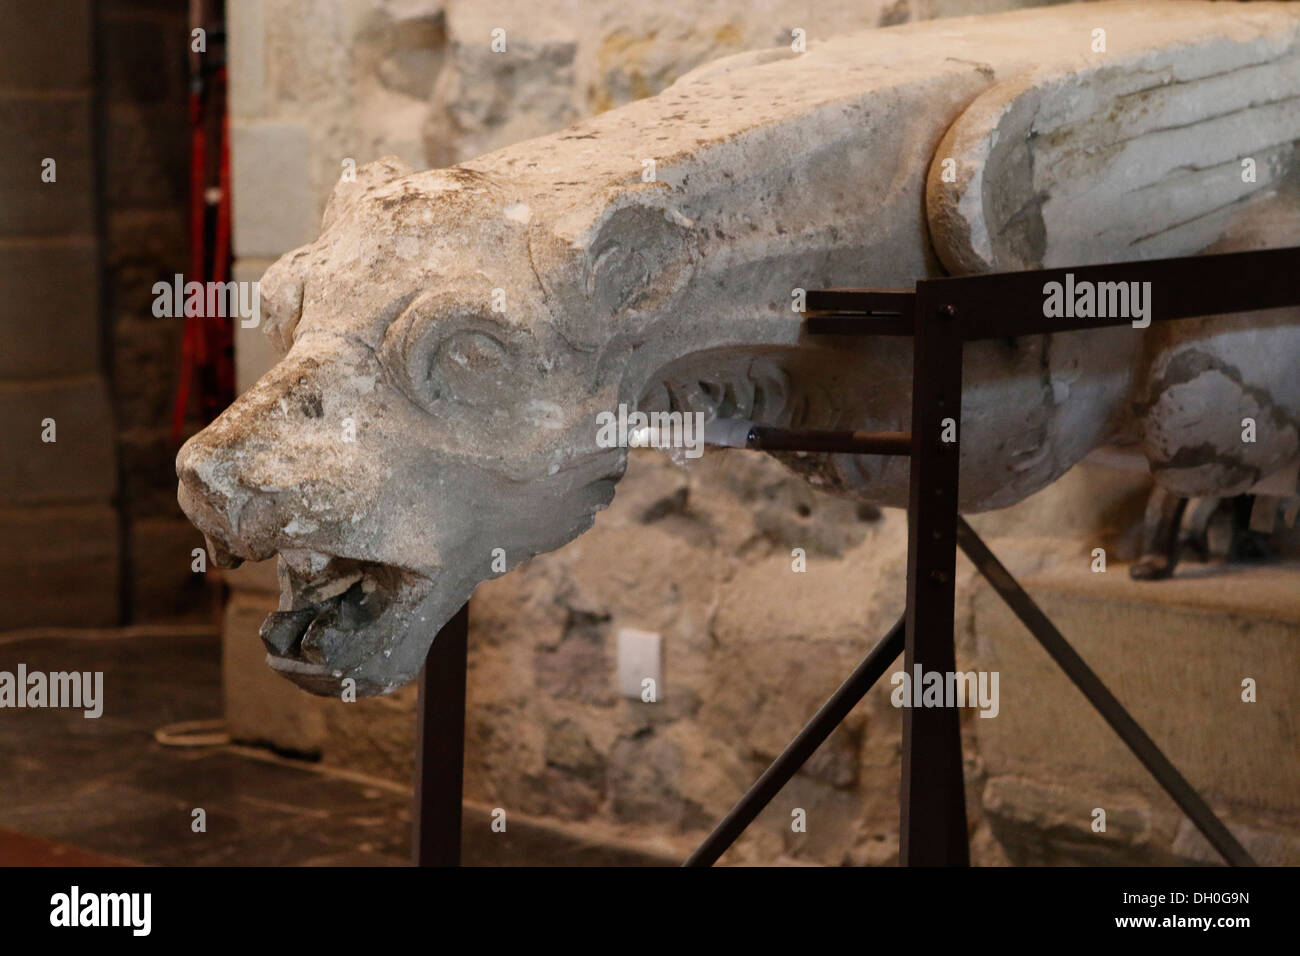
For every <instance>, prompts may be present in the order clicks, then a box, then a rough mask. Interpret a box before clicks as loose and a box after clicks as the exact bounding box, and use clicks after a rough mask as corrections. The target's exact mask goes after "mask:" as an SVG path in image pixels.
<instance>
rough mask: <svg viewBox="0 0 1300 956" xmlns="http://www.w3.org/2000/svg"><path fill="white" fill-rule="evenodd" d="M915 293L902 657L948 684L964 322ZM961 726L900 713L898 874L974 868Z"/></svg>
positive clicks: (952, 660)
mask: <svg viewBox="0 0 1300 956" xmlns="http://www.w3.org/2000/svg"><path fill="white" fill-rule="evenodd" d="M917 289H918V291H917V303H916V333H915V336H916V337H915V348H914V352H913V369H912V467H911V484H910V494H909V499H908V506H907V513H908V519H909V520H908V541H907V648H906V651H905V652H904V655H903V667H904V670H906V671H907V673H908V675H909V677H912V678H915V676H916V675H917V673H918V670H917V669H918V668H919V669H920V672H921V673H929V672H932V671H937V672H939V673H941V674H944V675H946V674H948V673H950V672H952V671H955V670H956V668H957V662H956V652H955V649H954V647H953V605H954V602H955V594H954V583H953V579H954V575H955V572H956V564H957V552H956V536H957V471H958V469H957V462H958V448H959V438H960V435H959V432H958V429H959V428H960V426H961V365H962V338H961V335H960V331H959V329H958V328H957V327H956V326H957V323H958V322H960V317H959V316H956V315H955V314H954V313H953V311H952V310H951V309H941V308H940V306H941V304H940V303H939V302H938V301H937V300H936V297H935V293H934V292H933V291H932V290H931V289H930V288H927V284H926V283H919V284H918V287H917ZM945 439H947V440H945ZM959 720H960V712H959V711H958V709H957V708H956V707H914V706H913V707H907V708H905V709H904V710H903V779H902V789H901V793H900V803H901V811H902V812H901V821H900V829H899V862H900V863H901V864H902V865H904V866H967V865H969V864H970V846H969V838H968V836H967V829H966V794H965V788H964V785H963V782H962V758H961V728H960V724H959Z"/></svg>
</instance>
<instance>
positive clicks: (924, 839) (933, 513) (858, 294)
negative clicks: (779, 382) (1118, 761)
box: [415, 246, 1300, 866]
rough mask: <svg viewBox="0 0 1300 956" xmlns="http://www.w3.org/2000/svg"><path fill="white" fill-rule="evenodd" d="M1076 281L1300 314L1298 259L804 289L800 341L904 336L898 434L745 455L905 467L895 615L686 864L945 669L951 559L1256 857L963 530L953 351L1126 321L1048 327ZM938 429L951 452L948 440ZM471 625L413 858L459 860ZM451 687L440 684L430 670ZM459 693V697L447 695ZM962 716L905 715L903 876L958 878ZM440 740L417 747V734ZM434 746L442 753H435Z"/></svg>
mask: <svg viewBox="0 0 1300 956" xmlns="http://www.w3.org/2000/svg"><path fill="white" fill-rule="evenodd" d="M1067 272H1069V273H1073V275H1074V277H1075V281H1076V284H1077V283H1080V282H1084V281H1089V282H1144V283H1145V282H1149V283H1151V286H1150V288H1151V301H1150V312H1149V315H1150V318H1151V320H1152V321H1153V322H1156V321H1169V320H1174V319H1183V318H1191V317H1195V316H1206V315H1222V314H1230V313H1247V312H1255V311H1259V310H1263V309H1272V308H1280V307H1285V306H1296V305H1300V246H1297V247H1290V248H1285V249H1272V250H1263V251H1256V252H1240V253H1227V254H1223V255H1209V256H1189V257H1182V258H1176V259H1161V260H1150V261H1145V262H1127V263H1117V264H1112V265H1100V266H1077V267H1072V268H1068V269H1039V270H1032V271H1026V272H1010V273H995V274H989V275H979V276H968V277H957V278H942V279H925V280H922V281H919V282H917V284H916V290H915V292H907V291H876V290H854V289H832V290H823V291H809V292H808V296H807V305H808V309H809V311H808V312H807V313H806V314H805V316H804V320H805V327H806V329H807V330H808V332H809V333H811V334H816V335H910V336H912V339H913V363H912V417H911V432H910V433H902V432H860V431H855V432H827V431H810V430H803V431H792V430H780V429H772V428H762V427H757V428H754V429H753V430H752V431H751V432H750V435H749V442H748V447H750V448H753V449H759V450H765V451H809V452H831V453H848V454H877V455H907V456H910V459H911V468H910V486H909V496H908V549H907V551H908V560H907V610H906V612H905V614H904V616H903V618H902V619H901V620H900V621H899V622H898V623H897V624H895V625H894V626H893V627H892V628H891V629H890V630H889V632H888V633H887V634H886V635H885V637H884V638H883V639H882V640H881V641H880V642H879V643H878V644H877V645H876V646H875V647H874V648H873V649H872V650H871V652H870V653H869V654H868V655H867V656H866V658H865V659H864V660H863V661H862V663H861V664H860V665H858V667H857V669H856V670H855V671H854V672H853V674H851V675H850V676H849V678H848V679H847V680H846V681H845V682H844V684H843V685H841V686H840V688H839V689H838V690H836V691H835V693H834V694H832V695H831V697H830V698H829V699H828V700H827V702H826V703H825V704H824V705H823V706H822V708H821V709H820V710H819V711H818V712H817V714H816V715H815V716H814V717H813V718H812V720H811V721H809V723H808V724H807V726H805V727H804V729H803V730H802V731H801V732H800V733H799V735H798V736H797V737H796V738H795V739H794V740H793V741H792V742H791V744H790V746H789V747H787V748H786V750H785V751H784V752H783V753H782V754H781V755H780V756H779V757H777V758H776V760H775V761H773V763H772V764H771V766H769V767H768V769H767V770H766V771H765V772H764V773H763V775H762V776H761V777H759V779H758V780H757V781H756V782H755V783H754V785H753V786H752V787H751V788H750V789H749V791H748V792H747V793H746V794H745V795H744V796H743V797H742V798H741V799H740V801H739V802H738V803H737V804H736V806H735V807H734V808H733V809H732V810H731V812H730V813H728V814H727V816H726V817H725V818H723V820H722V822H721V823H719V824H718V826H717V827H716V828H715V829H714V831H713V832H712V833H711V834H710V835H709V836H708V838H707V839H705V841H704V842H703V843H702V844H701V845H700V847H699V849H697V850H696V851H695V852H694V853H693V854H692V855H691V857H690V858H689V859H688V860H687V861H686V864H685V865H686V866H709V865H711V864H713V863H714V862H716V861H717V860H718V858H719V857H720V856H721V855H722V854H723V853H724V852H725V851H726V849H727V848H728V847H729V846H730V845H731V844H732V843H733V842H734V841H735V839H736V838H737V837H738V836H739V835H740V833H741V832H742V831H743V830H744V829H745V827H746V826H747V825H748V824H749V823H750V822H751V821H752V820H753V819H754V818H755V817H756V816H757V815H758V814H759V813H760V812H761V811H762V809H763V808H764V807H765V806H767V804H768V803H769V802H770V801H771V799H772V798H773V797H774V796H775V795H776V793H777V792H778V791H779V790H780V789H781V787H782V786H784V785H785V783H786V782H787V781H789V780H790V778H791V777H793V776H794V774H795V773H796V772H797V771H798V770H799V768H800V767H801V766H802V765H803V763H804V762H805V761H806V760H807V759H808V757H810V756H811V755H812V753H813V752H814V751H815V750H816V749H817V747H818V746H819V745H820V744H821V743H822V742H823V741H824V740H825V739H826V738H827V737H828V736H830V734H831V732H832V731H833V730H834V729H835V728H836V727H837V726H839V724H840V722H841V721H843V720H844V718H845V717H846V716H847V715H848V713H849V711H851V710H852V709H853V707H854V706H855V705H856V704H857V703H858V701H860V700H861V699H862V697H863V696H864V695H865V694H866V692H867V691H868V690H870V689H871V687H872V686H873V685H874V684H875V682H876V681H877V680H879V679H880V678H881V677H882V676H883V675H884V674H885V672H886V671H887V670H888V668H889V667H890V665H891V664H892V663H893V662H894V661H895V660H896V659H897V657H898V655H899V653H902V654H903V658H904V667H905V669H906V671H907V672H908V673H913V667H914V666H915V665H916V664H920V665H921V667H922V668H923V669H924V670H925V671H939V672H945V673H946V672H951V671H955V670H956V662H955V648H954V643H953V620H954V601H955V572H956V552H957V548H959V547H960V548H961V550H962V551H963V552H965V554H966V556H967V557H968V558H970V560H971V561H972V562H973V563H974V565H975V567H976V568H977V569H978V570H979V572H980V573H981V574H982V575H983V576H984V578H985V579H986V580H987V581H988V582H989V584H990V585H992V587H993V589H994V590H995V591H996V592H997V593H998V595H999V596H1001V597H1002V599H1003V600H1004V601H1005V602H1006V603H1007V604H1008V606H1009V607H1010V608H1011V610H1012V611H1013V612H1014V613H1015V614H1016V616H1017V617H1018V618H1019V619H1020V620H1021V622H1022V623H1023V624H1024V625H1025V626H1026V628H1028V629H1029V631H1030V633H1031V634H1032V635H1033V636H1034V637H1035V638H1036V639H1037V640H1038V642H1039V643H1040V644H1041V645H1042V646H1043V648H1044V649H1045V650H1046V651H1047V652H1048V654H1049V655H1051V657H1052V658H1053V659H1054V660H1055V661H1056V663H1057V664H1058V665H1059V666H1060V667H1061V669H1062V670H1063V671H1064V672H1065V674H1066V676H1068V677H1069V678H1070V680H1071V681H1073V683H1074V684H1075V686H1076V687H1078V688H1079V690H1080V691H1081V692H1082V693H1083V695H1084V696H1085V697H1086V698H1087V699H1088V701H1089V702H1090V703H1091V704H1092V705H1093V707H1094V708H1095V709H1096V710H1097V711H1098V712H1099V713H1100V714H1101V715H1102V717H1103V718H1105V720H1106V722H1107V723H1109V724H1110V726H1111V727H1112V728H1113V729H1114V730H1115V732H1116V733H1117V734H1119V736H1120V737H1121V739H1123V741H1124V743H1125V744H1127V745H1128V747H1129V749H1130V750H1132V751H1133V753H1134V754H1135V755H1136V756H1137V758H1138V759H1139V760H1140V761H1141V762H1142V764H1143V765H1144V766H1145V767H1146V768H1147V769H1148V770H1149V771H1150V772H1151V773H1152V775H1153V776H1154V777H1155V778H1156V781H1157V782H1158V783H1159V784H1160V785H1161V787H1162V788H1164V790H1165V791H1166V792H1167V793H1168V794H1169V795H1170V797H1172V798H1173V799H1174V801H1175V802H1176V803H1177V804H1178V806H1179V807H1180V808H1181V809H1182V810H1183V812H1185V813H1186V814H1187V816H1188V817H1189V818H1190V819H1191V820H1192V822H1193V823H1194V824H1195V825H1196V827H1197V828H1198V829H1199V830H1200V831H1201V833H1203V834H1204V835H1205V837H1206V838H1207V839H1208V840H1209V842H1210V843H1211V844H1212V845H1213V846H1214V847H1215V849H1217V850H1218V851H1219V853H1221V854H1222V855H1223V857H1224V858H1225V859H1226V860H1227V861H1228V862H1229V863H1232V864H1234V865H1251V864H1253V862H1254V861H1253V860H1252V859H1251V858H1250V855H1249V854H1248V853H1247V852H1246V850H1245V849H1244V848H1243V847H1242V846H1241V844H1240V843H1239V842H1238V841H1237V840H1236V838H1235V837H1233V835H1232V834H1231V833H1230V832H1229V831H1228V828H1227V827H1226V826H1224V824H1223V822H1222V821H1221V820H1219V818H1218V817H1217V816H1215V814H1214V812H1213V811H1212V810H1211V809H1210V807H1209V806H1208V805H1207V804H1206V803H1205V801H1204V800H1203V799H1202V798H1201V797H1200V795H1199V794H1198V793H1197V792H1196V790H1195V789H1193V787H1192V786H1191V784H1189V783H1188V782H1187V780H1186V779H1185V778H1184V777H1183V776H1182V775H1181V774H1180V773H1179V772H1178V771H1177V769H1175V768H1174V766H1173V764H1172V763H1170V762H1169V760H1168V758H1167V757H1165V755H1164V754H1163V753H1162V752H1161V751H1160V749H1159V747H1157V746H1156V744H1155V742H1154V741H1152V740H1151V738H1150V737H1149V736H1148V735H1147V734H1146V733H1145V732H1144V731H1143V730H1142V728H1141V727H1139V726H1138V724H1137V722H1136V721H1135V720H1134V719H1133V718H1132V716H1130V715H1129V713H1128V711H1126V710H1125V709H1124V707H1123V706H1122V705H1121V704H1120V703H1119V701H1118V700H1117V699H1116V698H1115V696H1114V695H1113V694H1111V693H1110V691H1109V690H1107V689H1106V687H1105V685H1104V684H1103V683H1102V682H1101V680H1100V679H1099V678H1098V677H1097V675H1096V674H1095V673H1094V672H1093V671H1092V670H1091V669H1090V668H1089V667H1088V666H1087V664H1085V663H1084V661H1083V659H1082V658H1080V657H1079V655H1078V654H1076V653H1075V652H1074V650H1073V649H1072V648H1071V647H1070V645H1069V644H1068V643H1067V642H1066V640H1065V638H1064V637H1062V636H1061V633H1060V632H1059V631H1058V630H1057V629H1056V628H1055V627H1054V626H1053V625H1052V623H1051V621H1049V620H1048V618H1047V617H1046V615H1044V614H1043V612H1042V611H1041V610H1040V609H1039V607H1038V605H1037V604H1035V603H1034V602H1033V600H1032V599H1031V598H1030V597H1029V595H1028V594H1026V593H1025V591H1024V590H1023V589H1022V588H1021V587H1020V585H1019V584H1018V583H1017V582H1016V580H1015V578H1013V577H1012V576H1011V574H1010V573H1009V572H1008V571H1007V570H1006V568H1005V567H1003V566H1002V565H1001V564H1000V563H999V562H998V560H997V558H995V557H994V556H993V553H992V552H991V551H989V549H988V548H987V547H986V546H985V544H984V542H983V541H981V540H980V538H979V536H978V535H976V534H975V532H974V531H973V530H972V529H971V527H970V526H969V525H968V524H967V523H966V522H965V521H964V520H963V519H962V518H961V517H960V516H959V515H958V510H957V487H958V470H959V469H958V460H959V455H958V451H959V449H960V440H961V436H960V425H961V399H962V347H963V346H964V344H965V343H966V342H970V341H976V340H980V339H995V338H1011V337H1015V336H1021V335H1041V334H1047V333H1053V332H1068V331H1078V330H1085V329H1095V328H1108V327H1116V326H1124V325H1129V324H1130V322H1131V320H1130V319H1129V318H1126V317H1124V318H1116V317H1111V318H1047V317H1045V316H1043V314H1042V312H1043V301H1044V291H1043V287H1044V283H1045V282H1046V281H1061V280H1063V279H1064V276H1065V274H1066V273H1067ZM945 419H951V421H950V422H947V423H946V424H947V426H948V427H947V429H946V431H947V433H948V437H952V438H955V440H951V441H945V440H944V437H945V434H944V433H945V427H944V426H945ZM466 627H467V613H466V610H465V609H462V611H461V612H460V614H458V615H457V617H456V619H454V620H453V622H452V623H450V624H448V625H447V627H446V628H444V629H443V631H442V632H440V633H439V635H438V638H437V639H436V640H435V641H434V645H433V650H432V651H431V652H430V658H429V662H428V664H427V665H426V667H425V673H424V676H423V677H422V679H421V680H422V689H421V695H422V696H421V709H420V722H421V732H420V746H419V749H418V758H419V765H418V767H417V787H416V819H417V827H416V838H415V847H416V861H417V863H421V864H430V863H443V864H453V865H454V864H455V863H458V862H459V853H460V798H461V774H462V767H463V745H464V684H465V682H464V676H465V674H464V668H465V630H466ZM444 667H445V668H447V669H448V671H449V673H442V671H443V668H444ZM457 688H458V689H459V690H458V693H459V696H457ZM958 720H959V711H958V710H957V709H956V708H954V707H908V708H905V709H904V711H903V766H902V787H901V792H900V804H901V820H900V830H899V858H900V863H902V864H903V865H905V866H926V865H930V866H933V865H967V864H969V862H970V851H969V843H968V836H967V826H966V802H965V793H964V781H963V774H962V755H961V732H960V727H959V723H958ZM431 721H436V723H433V725H432V726H433V727H436V728H437V731H438V733H436V734H431V733H429V732H427V731H428V730H429V729H430V722H431ZM440 739H441V740H442V743H439V742H438V741H439V740H440Z"/></svg>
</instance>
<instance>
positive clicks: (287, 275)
mask: <svg viewBox="0 0 1300 956" xmlns="http://www.w3.org/2000/svg"><path fill="white" fill-rule="evenodd" d="M310 262H311V246H310V245H306V246H301V247H299V248H297V249H295V250H293V252H287V253H285V254H284V255H283V256H281V257H280V258H279V259H277V260H276V261H275V262H274V263H272V264H271V267H270V268H269V269H267V270H266V272H264V273H262V278H261V279H259V280H258V283H257V292H258V308H259V310H260V313H259V314H260V317H261V325H262V332H263V333H264V334H265V335H266V337H267V338H268V339H270V340H271V344H272V345H273V346H274V347H275V350H276V351H277V352H279V353H280V357H281V358H283V357H284V355H285V353H287V352H288V351H289V347H290V346H291V345H293V330H294V328H295V327H296V326H297V325H298V320H299V319H300V318H301V317H302V293H303V287H304V286H305V284H306V281H307V267H308V265H309V264H310Z"/></svg>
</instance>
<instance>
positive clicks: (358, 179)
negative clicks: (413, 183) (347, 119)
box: [321, 156, 414, 232]
mask: <svg viewBox="0 0 1300 956" xmlns="http://www.w3.org/2000/svg"><path fill="white" fill-rule="evenodd" d="M412 172H414V170H413V169H411V167H410V166H408V165H406V163H405V161H403V160H402V159H401V157H399V156H384V157H382V158H380V159H377V160H375V161H374V162H373V163H366V164H365V165H364V166H362V167H361V168H360V169H358V170H357V171H356V174H355V178H352V177H348V178H340V179H339V181H338V182H337V183H336V184H335V185H334V191H333V192H332V193H330V201H329V202H328V203H327V204H326V206H325V216H324V218H323V219H322V220H321V231H322V232H323V231H325V230H326V229H328V228H329V227H330V226H332V225H334V223H336V222H337V221H338V220H339V219H340V218H342V217H343V215H344V214H345V213H346V212H347V211H348V209H350V208H351V207H352V204H353V203H354V202H356V201H357V200H358V199H360V198H361V197H362V196H364V195H365V194H366V191H367V190H369V189H373V188H375V187H377V186H382V185H383V184H384V183H391V182H392V181H393V180H394V179H401V178H402V177H403V176H409V175H411V173H412Z"/></svg>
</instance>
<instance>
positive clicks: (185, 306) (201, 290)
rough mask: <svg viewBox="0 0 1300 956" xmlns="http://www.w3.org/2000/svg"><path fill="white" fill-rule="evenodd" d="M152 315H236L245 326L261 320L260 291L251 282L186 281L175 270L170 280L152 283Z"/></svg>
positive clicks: (254, 283)
mask: <svg viewBox="0 0 1300 956" xmlns="http://www.w3.org/2000/svg"><path fill="white" fill-rule="evenodd" d="M153 294H154V300H153V314H154V315H155V316H157V317H158V318H160V319H162V318H172V319H179V318H183V317H195V316H197V317H199V318H208V319H233V318H238V319H239V320H240V322H239V324H240V326H241V327H243V328H245V329H255V328H257V325H258V323H259V322H260V321H261V320H262V315H261V306H262V292H261V289H260V288H259V287H258V284H257V282H256V281H252V282H186V281H185V277H184V276H183V275H181V274H180V273H179V272H178V273H177V274H176V275H175V276H173V277H172V281H171V282H155V283H154V284H153Z"/></svg>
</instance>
